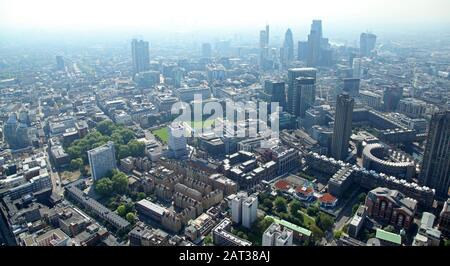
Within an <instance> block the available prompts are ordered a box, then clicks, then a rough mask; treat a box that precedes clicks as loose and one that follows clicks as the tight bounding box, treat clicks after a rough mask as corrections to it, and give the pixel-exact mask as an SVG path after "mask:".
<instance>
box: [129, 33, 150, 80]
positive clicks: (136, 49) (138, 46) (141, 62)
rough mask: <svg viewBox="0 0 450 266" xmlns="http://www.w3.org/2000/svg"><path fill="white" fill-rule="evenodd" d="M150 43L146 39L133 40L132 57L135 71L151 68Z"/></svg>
mask: <svg viewBox="0 0 450 266" xmlns="http://www.w3.org/2000/svg"><path fill="white" fill-rule="evenodd" d="M149 53H150V52H149V44H148V42H146V41H144V40H137V39H133V40H132V41H131V57H132V61H133V71H134V73H135V74H136V73H139V72H143V71H148V70H150V54H149Z"/></svg>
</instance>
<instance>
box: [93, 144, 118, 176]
mask: <svg viewBox="0 0 450 266" xmlns="http://www.w3.org/2000/svg"><path fill="white" fill-rule="evenodd" d="M87 153H88V159H89V165H90V167H91V173H92V178H93V179H94V181H97V180H99V179H100V178H102V177H104V176H105V175H106V174H107V173H108V172H109V171H112V170H114V169H116V168H117V166H116V151H115V149H114V143H113V142H112V141H110V142H108V143H107V144H105V145H103V146H100V147H97V148H95V149H92V150H89V151H88V152H87Z"/></svg>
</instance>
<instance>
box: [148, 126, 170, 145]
mask: <svg viewBox="0 0 450 266" xmlns="http://www.w3.org/2000/svg"><path fill="white" fill-rule="evenodd" d="M152 134H153V135H155V136H158V137H159V138H160V139H161V141H162V142H164V143H167V142H168V141H169V129H168V128H167V127H162V128H160V129H157V130H153V131H152Z"/></svg>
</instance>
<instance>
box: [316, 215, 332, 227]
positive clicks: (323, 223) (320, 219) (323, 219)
mask: <svg viewBox="0 0 450 266" xmlns="http://www.w3.org/2000/svg"><path fill="white" fill-rule="evenodd" d="M316 224H317V226H319V227H320V228H321V229H322V230H323V231H329V230H331V228H332V227H333V224H334V221H333V219H332V218H331V216H330V215H328V214H325V213H320V214H319V216H317V218H316Z"/></svg>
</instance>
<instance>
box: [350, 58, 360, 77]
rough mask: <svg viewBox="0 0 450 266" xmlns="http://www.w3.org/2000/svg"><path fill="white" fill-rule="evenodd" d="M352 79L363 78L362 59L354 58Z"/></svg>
mask: <svg viewBox="0 0 450 266" xmlns="http://www.w3.org/2000/svg"><path fill="white" fill-rule="evenodd" d="M352 71H353V74H352V77H353V78H355V79H359V78H361V58H358V57H357V58H353V61H352Z"/></svg>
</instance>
